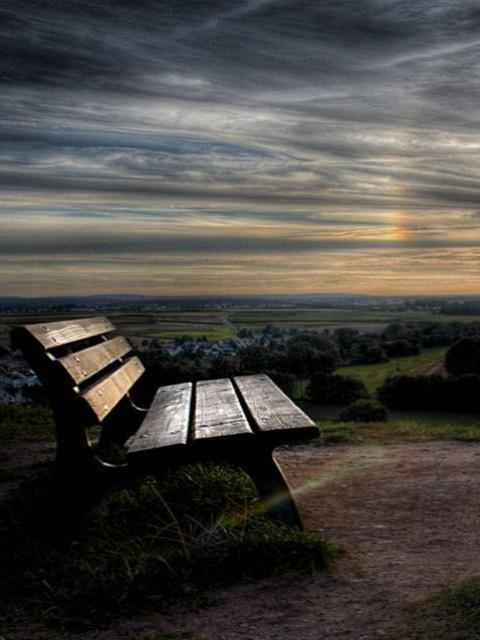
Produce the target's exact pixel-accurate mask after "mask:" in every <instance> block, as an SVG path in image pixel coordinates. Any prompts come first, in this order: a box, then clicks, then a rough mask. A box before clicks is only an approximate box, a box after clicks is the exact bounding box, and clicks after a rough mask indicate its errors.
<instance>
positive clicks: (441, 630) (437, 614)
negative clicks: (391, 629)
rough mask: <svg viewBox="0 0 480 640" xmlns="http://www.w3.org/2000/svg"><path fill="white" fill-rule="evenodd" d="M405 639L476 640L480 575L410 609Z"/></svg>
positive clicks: (479, 624)
mask: <svg viewBox="0 0 480 640" xmlns="http://www.w3.org/2000/svg"><path fill="white" fill-rule="evenodd" d="M398 637H402V638H405V640H478V638H480V578H475V579H471V580H468V581H465V582H463V583H462V584H460V585H456V586H454V587H451V588H449V589H446V590H445V591H442V592H441V593H439V594H437V595H435V596H434V597H433V598H431V599H429V600H428V601H426V602H424V603H423V604H421V605H417V606H416V607H415V608H414V609H412V610H411V613H410V615H409V617H408V620H407V623H406V628H405V629H404V630H402V633H401V634H400V635H399V636H398Z"/></svg>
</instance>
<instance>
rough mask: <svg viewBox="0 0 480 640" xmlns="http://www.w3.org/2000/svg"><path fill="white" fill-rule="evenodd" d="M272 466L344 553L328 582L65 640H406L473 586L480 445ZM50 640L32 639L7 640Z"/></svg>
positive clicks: (326, 456) (305, 451)
mask: <svg viewBox="0 0 480 640" xmlns="http://www.w3.org/2000/svg"><path fill="white" fill-rule="evenodd" d="M278 458H279V460H280V462H281V464H282V467H283V469H284V471H285V472H286V475H287V476H288V478H289V480H290V481H291V483H292V485H293V486H294V487H295V490H296V494H297V499H298V502H299V505H300V508H301V512H302V515H303V518H304V522H305V526H306V528H307V529H309V530H313V531H319V532H321V533H322V534H323V535H324V536H325V537H326V538H327V539H330V540H332V541H334V542H335V543H337V544H339V545H341V547H343V549H344V550H345V554H344V555H343V557H342V558H341V560H339V561H338V563H337V565H336V567H335V568H334V570H333V572H332V573H331V574H330V575H325V574H317V575H314V576H308V577H297V576H295V577H292V576H284V577H281V578H271V579H268V580H263V581H252V582H248V583H244V584H241V585H238V586H235V587H230V588H226V589H221V590H218V591H217V592H215V593H214V594H212V603H211V604H210V606H202V607H200V608H198V609H191V608H190V609H188V610H185V608H181V607H179V608H178V609H176V608H174V609H171V610H169V612H168V614H165V613H162V614H155V613H150V614H149V615H145V616H140V617H138V618H137V619H136V620H124V621H122V622H119V623H118V624H117V625H116V626H115V628H111V629H108V630H102V631H98V632H89V633H88V634H83V635H81V636H75V635H73V634H69V635H68V638H77V637H78V638H83V639H85V640H114V639H115V640H116V639H129V640H133V639H135V640H144V639H145V640H147V639H148V640H150V638H152V640H157V638H159V639H160V638H162V635H160V634H172V636H171V637H172V638H181V637H185V638H186V637H192V638H195V640H200V639H204V640H240V639H241V640H267V639H268V640H270V639H272V640H274V639H277V638H278V639H287V638H288V639H293V640H310V639H322V640H330V639H331V640H333V639H340V638H341V639H344V640H354V639H355V640H370V639H378V638H384V639H385V638H388V639H389V640H390V639H391V638H395V639H396V640H401V639H402V638H404V637H405V636H404V634H403V631H402V622H403V620H404V618H405V612H406V611H407V610H408V607H409V606H411V605H412V604H413V603H415V602H417V601H419V600H423V599H424V598H426V597H428V596H429V595H430V594H432V593H434V592H435V591H438V590H440V589H442V588H444V587H446V586H448V585H452V584H455V583H457V582H459V581H461V580H463V579H465V578H468V577H472V576H478V575H480V539H479V537H478V531H479V524H480V506H479V498H478V496H479V495H480V445H478V444H465V443H456V442H431V443H421V444H412V443H409V444H398V445H388V446H361V447H358V446H355V447H354V446H350V445H340V446H335V447H328V448H323V449H322V448H309V447H306V446H305V447H296V448H292V449H289V450H287V451H282V452H281V453H279V455H278ZM22 633H23V635H22ZM25 633H27V634H28V635H25ZM184 633H185V634H187V633H188V634H189V633H191V634H192V635H191V636H190V635H183V634H184ZM157 634H158V635H157ZM177 634H178V635H177ZM0 636H1V633H0ZM49 637H53V636H52V635H50V636H49V634H48V633H47V631H46V630H45V632H44V631H43V630H40V629H38V630H34V629H32V628H30V629H29V631H28V632H26V630H25V629H24V630H23V631H22V629H18V630H17V632H16V633H15V634H14V635H12V634H11V633H10V634H9V635H7V636H5V639H6V640H13V639H14V640H20V638H21V639H22V640H30V638H32V639H33V638H35V639H36V640H37V639H38V640H40V638H42V639H43V638H49Z"/></svg>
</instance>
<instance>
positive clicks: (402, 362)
mask: <svg viewBox="0 0 480 640" xmlns="http://www.w3.org/2000/svg"><path fill="white" fill-rule="evenodd" d="M446 351H447V347H435V348H433V349H425V350H424V351H422V352H421V353H420V354H419V355H418V356H408V357H405V358H393V359H392V360H389V361H388V362H381V363H379V364H362V365H356V366H351V367H340V368H339V369H337V373H340V374H342V375H346V376H353V377H355V378H359V379H360V380H362V381H363V382H364V383H365V386H366V387H367V389H368V391H369V392H370V393H374V392H375V391H376V389H378V387H380V386H381V385H382V384H383V382H384V380H385V379H386V378H388V376H390V375H396V374H409V375H416V374H425V373H430V372H432V370H433V369H435V367H438V366H439V365H440V364H441V363H442V362H443V359H444V357H445V353H446Z"/></svg>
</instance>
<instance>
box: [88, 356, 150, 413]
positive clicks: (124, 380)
mask: <svg viewBox="0 0 480 640" xmlns="http://www.w3.org/2000/svg"><path fill="white" fill-rule="evenodd" d="M144 371H145V369H144V366H143V364H142V363H141V362H140V360H139V359H138V358H137V357H136V356H135V357H133V358H130V360H127V362H126V363H125V364H123V365H122V366H121V367H119V368H118V369H117V370H116V371H114V372H113V373H112V374H110V375H108V376H105V378H102V379H101V380H99V381H98V382H96V383H95V384H94V385H92V386H91V387H90V388H88V389H87V390H86V391H84V392H83V393H81V394H80V397H81V398H83V399H84V400H86V402H88V404H89V405H90V408H91V409H92V411H93V412H94V413H95V415H96V416H97V419H98V420H99V421H102V420H103V419H104V418H105V417H106V416H107V415H108V414H109V413H110V411H111V410H112V409H113V408H114V407H115V405H117V404H118V403H119V402H120V400H121V399H122V398H123V397H124V396H125V394H126V393H127V392H128V391H129V390H130V389H131V388H132V387H133V385H134V384H135V382H136V381H137V380H138V379H139V378H140V376H141V375H142V373H143V372H144Z"/></svg>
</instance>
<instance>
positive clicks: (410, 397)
mask: <svg viewBox="0 0 480 640" xmlns="http://www.w3.org/2000/svg"><path fill="white" fill-rule="evenodd" d="M377 396H378V399H379V400H380V401H381V402H382V403H383V404H384V405H386V406H387V407H388V408H390V409H434V410H438V411H445V410H450V411H458V412H462V411H463V412H468V411H475V412H478V411H480V376H478V375H464V376H459V377H453V376H451V377H448V378H444V377H442V376H437V375H433V376H407V375H402V376H391V377H389V378H387V379H386V380H385V382H384V384H383V385H382V386H381V387H380V388H379V389H378V391H377Z"/></svg>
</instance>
